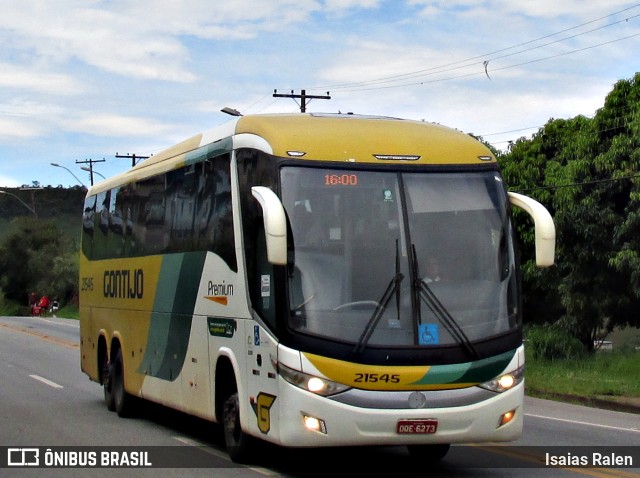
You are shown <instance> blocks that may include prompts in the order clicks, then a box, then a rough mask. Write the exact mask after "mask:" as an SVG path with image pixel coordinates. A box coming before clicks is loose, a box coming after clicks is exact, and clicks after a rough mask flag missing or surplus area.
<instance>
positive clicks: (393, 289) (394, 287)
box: [352, 239, 404, 354]
mask: <svg viewBox="0 0 640 478" xmlns="http://www.w3.org/2000/svg"><path fill="white" fill-rule="evenodd" d="M402 279H404V275H402V273H401V272H400V251H399V250H398V240H397V239H396V274H395V275H394V276H393V277H392V278H391V280H390V281H389V285H388V286H387V289H386V290H385V291H384V294H382V298H381V299H380V301H379V302H378V305H376V310H374V311H373V314H372V315H371V317H369V320H368V321H367V325H365V327H364V330H363V331H362V334H361V335H360V338H359V339H358V343H357V344H356V346H355V347H354V349H353V352H352V353H353V354H357V353H361V352H362V351H363V350H364V348H365V347H366V345H367V343H368V342H369V339H371V335H373V331H374V330H375V329H376V327H377V326H378V323H379V322H380V319H381V318H382V314H384V311H385V310H387V306H388V305H389V301H390V300H391V297H393V294H396V296H397V297H398V300H397V306H398V314H399V310H400V294H399V292H400V282H402Z"/></svg>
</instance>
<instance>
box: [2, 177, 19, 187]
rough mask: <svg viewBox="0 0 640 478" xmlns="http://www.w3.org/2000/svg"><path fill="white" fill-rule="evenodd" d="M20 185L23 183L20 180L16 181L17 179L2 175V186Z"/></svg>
mask: <svg viewBox="0 0 640 478" xmlns="http://www.w3.org/2000/svg"><path fill="white" fill-rule="evenodd" d="M20 186H22V184H21V183H20V182H19V181H16V180H15V179H13V178H10V177H8V176H0V187H3V188H18V187H20Z"/></svg>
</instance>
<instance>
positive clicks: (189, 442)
mask: <svg viewBox="0 0 640 478" xmlns="http://www.w3.org/2000/svg"><path fill="white" fill-rule="evenodd" d="M172 438H173V439H174V440H176V441H179V442H180V443H184V444H185V445H189V446H196V447H198V448H200V450H202V451H203V452H205V453H209V454H210V455H214V456H217V457H218V458H222V459H223V460H227V461H231V459H230V458H229V455H227V454H225V453H222V452H220V451H218V450H216V449H214V448H211V447H210V446H209V445H207V444H206V443H202V442H200V441H198V440H193V439H191V438H187V437H181V436H174V437H172ZM248 468H249V469H250V470H253V471H255V472H257V473H260V474H261V475H265V476H277V475H278V474H277V473H275V472H273V471H271V470H269V469H267V468H260V467H257V466H251V467H248Z"/></svg>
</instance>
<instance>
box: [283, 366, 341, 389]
mask: <svg viewBox="0 0 640 478" xmlns="http://www.w3.org/2000/svg"><path fill="white" fill-rule="evenodd" d="M278 373H280V376H281V377H282V378H284V379H285V380H286V381H287V382H289V383H290V384H292V385H295V386H296V387H300V388H302V389H304V390H307V391H309V392H312V393H315V394H317V395H322V396H323V397H328V396H330V395H335V394H336V393H340V392H344V391H345V390H347V389H348V388H349V387H348V386H346V385H342V384H341V383H337V382H332V381H331V380H327V379H326V378H320V377H316V376H314V375H309V374H308V373H304V372H299V371H298V370H293V369H292V368H289V367H287V366H285V365H282V364H278Z"/></svg>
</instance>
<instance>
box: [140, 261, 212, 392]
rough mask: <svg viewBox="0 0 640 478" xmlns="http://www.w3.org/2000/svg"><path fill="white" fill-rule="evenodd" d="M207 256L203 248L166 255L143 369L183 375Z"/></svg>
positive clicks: (165, 375)
mask: <svg viewBox="0 0 640 478" xmlns="http://www.w3.org/2000/svg"><path fill="white" fill-rule="evenodd" d="M205 258H206V253H204V252H195V253H187V254H170V255H167V256H165V257H164V258H163V261H162V267H161V270H160V275H159V277H160V278H161V279H160V282H159V283H158V287H157V290H156V297H155V302H154V307H153V310H154V312H153V313H152V314H151V324H150V327H149V335H148V337H147V349H146V350H145V354H144V358H143V359H142V363H141V364H140V368H139V369H138V371H139V372H140V373H144V374H146V375H150V376H152V377H157V378H161V379H164V380H171V381H173V380H175V379H176V378H177V377H178V375H180V372H181V371H182V367H183V365H184V359H185V357H186V353H187V347H188V345H189V336H190V334H191V322H192V318H193V312H194V307H195V303H196V299H197V297H198V287H199V285H200V277H201V276H202V271H203V268H204V261H205ZM178 292H179V293H178Z"/></svg>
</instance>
